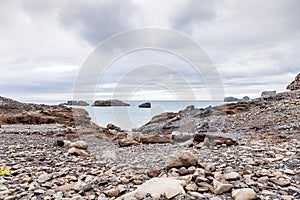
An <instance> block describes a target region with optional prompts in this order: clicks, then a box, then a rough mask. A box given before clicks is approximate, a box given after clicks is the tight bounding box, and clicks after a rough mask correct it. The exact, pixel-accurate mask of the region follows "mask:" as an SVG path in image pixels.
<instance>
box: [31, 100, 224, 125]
mask: <svg viewBox="0 0 300 200" xmlns="http://www.w3.org/2000/svg"><path fill="white" fill-rule="evenodd" d="M27 102H33V103H44V104H50V105H58V104H59V103H61V101H27ZM125 102H126V101H125ZM145 102H150V103H151V108H139V107H138V106H139V105H140V104H141V103H145ZM128 103H129V104H130V106H126V107H96V106H83V107H79V108H83V109H85V110H87V111H88V113H89V115H90V116H91V118H92V121H93V122H95V123H96V124H98V125H100V126H106V125H107V124H109V123H113V124H115V125H117V126H120V127H121V128H122V129H126V130H131V129H132V128H138V127H140V126H142V125H143V124H145V123H147V122H148V121H149V120H150V119H151V118H152V117H153V116H155V115H158V114H161V113H164V112H178V111H179V110H183V109H185V108H186V107H187V106H190V105H194V106H195V107H196V108H205V107H208V106H215V105H220V104H222V103H223V102H217V101H208V100H197V101H175V100H173V101H169V100H164V101H162V100H154V101H153V100H152V101H137V100H134V101H128ZM74 107H77V106H74Z"/></svg>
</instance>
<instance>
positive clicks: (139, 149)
mask: <svg viewBox="0 0 300 200" xmlns="http://www.w3.org/2000/svg"><path fill="white" fill-rule="evenodd" d="M299 104H300V91H291V92H284V93H279V94H276V95H272V96H267V97H262V98H258V99H254V100H251V101H249V102H246V103H234V104H226V105H222V106H217V107H210V108H206V109H197V108H193V107H188V108H187V109H185V110H183V111H180V112H179V113H173V114H163V115H160V116H157V117H154V118H153V119H152V120H151V121H150V122H148V123H147V124H145V125H144V126H142V127H141V128H140V129H138V130H135V131H138V132H133V133H128V132H122V131H121V130H120V128H118V127H115V126H113V125H110V126H108V127H106V128H104V127H96V126H95V124H92V123H90V122H87V121H88V120H83V121H82V120H81V123H79V125H80V126H77V127H74V126H72V125H70V122H69V121H65V123H62V124H58V123H55V124H53V123H49V124H38V123H36V124H23V125H22V124H19V123H16V124H5V125H1V128H0V143H1V145H0V167H3V168H5V169H7V170H9V173H5V174H2V175H1V176H0V199H5V200H11V199H44V200H50V199H72V200H75V199H97V200H105V199H124V200H127V199H128V200H129V199H130V200H136V199H149V200H150V199H175V200H179V199H214V200H218V199H220V200H221V199H236V200H247V199H249V200H250V199H262V200H264V199H266V200H267V199H285V200H289V199H299V198H300V175H299V173H300V140H299V139H300V131H299V130H300V128H299V127H300V126H299V116H300V115H299V112H300V109H299ZM20 105H21V104H20ZM20 105H18V106H20ZM39 109H40V110H43V108H39ZM47 109H48V110H49V109H50V110H51V109H52V108H50V107H47ZM63 109H64V107H61V108H59V110H60V111H61V110H63ZM41 113H45V112H41ZM60 113H61V112H60ZM16 114H18V113H17V112H16ZM36 116H39V117H41V118H43V119H45V115H43V116H40V113H38V114H37V115H36ZM56 116H57V115H56ZM59 116H60V115H59ZM5 117H6V115H5V114H4V113H2V120H5V119H6V118H5ZM9 117H10V118H9V119H11V116H9ZM14 119H19V118H14ZM84 119H87V117H86V116H85V117H84ZM75 121H76V120H75ZM77 121H78V120H77ZM182 124H184V125H185V126H182ZM185 131H186V132H185ZM187 132H188V133H187ZM189 134H190V137H186V135H189ZM136 136H138V137H136ZM168 138H170V139H169V140H168ZM178 138H179V139H181V140H178ZM58 141H62V143H61V144H60V143H59V142H58ZM78 141H81V142H78ZM145 143H147V144H145ZM121 144H126V145H123V146H124V147H120V145H121Z"/></svg>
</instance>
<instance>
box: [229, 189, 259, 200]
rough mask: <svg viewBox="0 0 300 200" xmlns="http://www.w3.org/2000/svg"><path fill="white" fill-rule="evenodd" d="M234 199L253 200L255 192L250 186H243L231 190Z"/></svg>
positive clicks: (255, 197)
mask: <svg viewBox="0 0 300 200" xmlns="http://www.w3.org/2000/svg"><path fill="white" fill-rule="evenodd" d="M232 198H233V199H234V200H254V199H257V196H256V193H255V191H254V190H253V189H251V188H243V189H237V190H233V191H232Z"/></svg>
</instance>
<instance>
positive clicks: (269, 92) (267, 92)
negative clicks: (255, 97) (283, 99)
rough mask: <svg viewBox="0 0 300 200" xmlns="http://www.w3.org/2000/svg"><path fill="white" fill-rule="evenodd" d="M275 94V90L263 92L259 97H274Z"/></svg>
mask: <svg viewBox="0 0 300 200" xmlns="http://www.w3.org/2000/svg"><path fill="white" fill-rule="evenodd" d="M275 94H276V90H274V91H263V92H262V93H261V97H268V96H272V95H275Z"/></svg>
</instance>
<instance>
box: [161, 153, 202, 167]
mask: <svg viewBox="0 0 300 200" xmlns="http://www.w3.org/2000/svg"><path fill="white" fill-rule="evenodd" d="M197 164H198V158H197V157H196V156H195V155H194V154H193V153H191V152H188V151H186V152H181V153H179V154H178V155H174V156H170V157H169V158H168V159H167V160H166V163H165V168H166V169H171V168H173V167H174V168H179V167H190V166H197Z"/></svg>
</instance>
